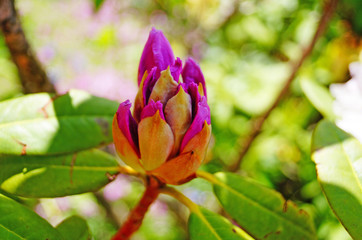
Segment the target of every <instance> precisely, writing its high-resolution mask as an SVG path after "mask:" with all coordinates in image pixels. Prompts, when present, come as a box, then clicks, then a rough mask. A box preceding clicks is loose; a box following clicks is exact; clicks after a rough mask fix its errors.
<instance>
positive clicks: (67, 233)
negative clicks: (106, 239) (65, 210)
mask: <svg viewBox="0 0 362 240" xmlns="http://www.w3.org/2000/svg"><path fill="white" fill-rule="evenodd" d="M56 228H57V229H58V231H59V232H60V233H61V234H62V235H63V237H64V239H67V240H90V239H91V237H92V236H91V234H90V232H89V228H88V225H87V222H86V221H85V220H84V219H83V218H81V217H78V216H72V217H69V218H67V219H65V220H64V221H63V222H61V223H60V224H59V225H58V226H57V227H56Z"/></svg>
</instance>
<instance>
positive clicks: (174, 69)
mask: <svg viewBox="0 0 362 240" xmlns="http://www.w3.org/2000/svg"><path fill="white" fill-rule="evenodd" d="M170 71H171V75H172V77H173V79H174V80H175V81H176V82H178V79H179V77H180V74H181V71H182V61H181V59H180V58H179V57H178V58H177V59H176V61H175V64H174V65H172V66H171V67H170Z"/></svg>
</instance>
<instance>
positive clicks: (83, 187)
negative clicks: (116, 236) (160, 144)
mask: <svg viewBox="0 0 362 240" xmlns="http://www.w3.org/2000/svg"><path fill="white" fill-rule="evenodd" d="M0 166H1V168H0V187H1V188H2V189H4V190H5V191H7V192H9V193H12V194H15V195H18V196H23V197H36V198H40V197H61V196H66V195H72V194H79V193H84V192H90V191H96V190H98V189H99V188H101V187H103V186H104V185H106V184H107V183H108V182H109V181H110V180H109V176H111V175H112V174H115V173H117V166H118V163H117V162H116V160H115V159H114V157H113V156H112V155H110V154H107V153H105V152H103V151H100V150H96V149H93V150H87V151H82V152H78V153H74V154H67V155H59V156H15V155H8V156H1V157H0Z"/></svg>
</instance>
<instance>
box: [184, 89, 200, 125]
mask: <svg viewBox="0 0 362 240" xmlns="http://www.w3.org/2000/svg"><path fill="white" fill-rule="evenodd" d="M183 87H184V89H187V92H188V94H189V95H190V96H191V102H192V119H194V118H195V115H196V113H197V109H198V104H199V102H200V99H201V96H200V93H199V90H198V87H197V85H196V83H194V82H191V83H189V84H187V83H185V84H183Z"/></svg>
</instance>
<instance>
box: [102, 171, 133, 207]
mask: <svg viewBox="0 0 362 240" xmlns="http://www.w3.org/2000/svg"><path fill="white" fill-rule="evenodd" d="M130 192H131V184H130V182H129V180H128V178H127V177H125V176H122V175H118V176H117V178H116V179H115V180H114V181H113V182H111V183H110V184H108V185H107V186H106V187H105V188H104V191H103V195H104V197H105V198H106V199H107V200H109V201H116V200H118V199H120V198H122V197H124V196H127V195H128V194H129V193H130Z"/></svg>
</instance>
